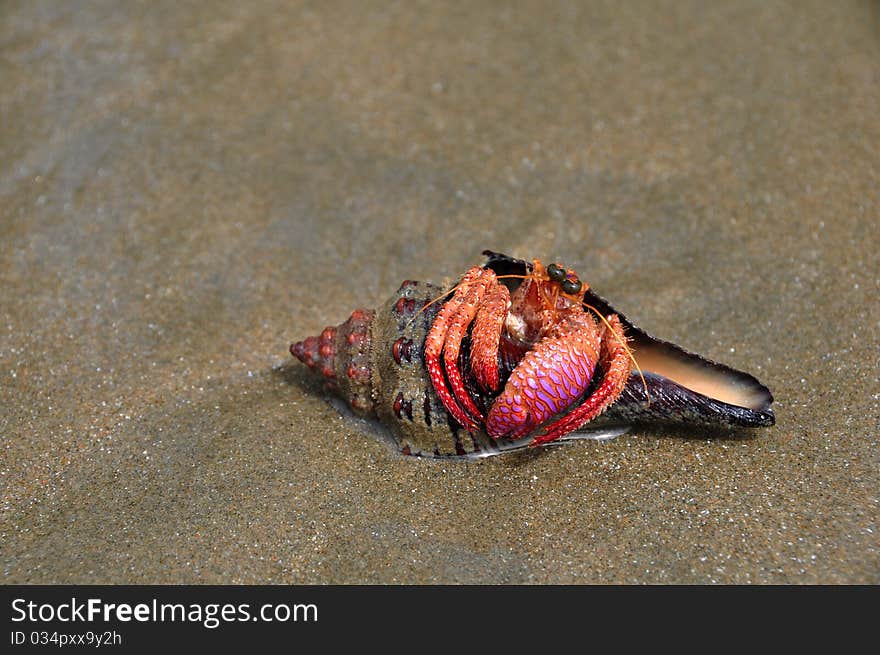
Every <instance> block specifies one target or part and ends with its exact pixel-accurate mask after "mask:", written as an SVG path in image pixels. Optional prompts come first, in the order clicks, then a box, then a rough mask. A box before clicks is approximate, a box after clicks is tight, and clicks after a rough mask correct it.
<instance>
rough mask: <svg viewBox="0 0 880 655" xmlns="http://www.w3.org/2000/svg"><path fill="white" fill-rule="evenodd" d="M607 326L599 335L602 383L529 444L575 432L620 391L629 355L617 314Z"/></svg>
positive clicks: (542, 442) (626, 374)
mask: <svg viewBox="0 0 880 655" xmlns="http://www.w3.org/2000/svg"><path fill="white" fill-rule="evenodd" d="M608 323H609V324H610V325H611V330H609V329H608V328H607V327H605V329H604V331H603V332H604V333H603V335H602V368H603V369H604V370H605V377H604V378H603V379H602V384H600V385H599V388H598V389H596V390H595V391H594V392H593V393H592V394H591V395H590V397H589V398H587V399H586V400H585V401H584V402H583V403H582V404H581V405H580V406H579V407H577V408H576V409H574V410H572V411H571V412H570V413H569V414H566V415H565V416H563V417H562V418H561V419H559V420H558V421H556V422H554V423H551V424H550V425H548V426H547V428H546V430H545V432H544V434H542V435H539V436H537V437H535V439H534V440H533V441H532V442H531V443H530V444H529V446H542V445H544V444H547V443H550V442H551V441H556V440H557V439H559V438H561V437H564V436H565V435H566V434H568V433H569V432H574V431H575V430H577V429H578V428H579V427H581V426H582V425H584V424H585V423H587V422H588V421H591V420H593V419H594V418H596V417H597V416H599V414H601V413H602V412H604V411H605V410H606V409H607V408H608V407H609V406H610V405H611V403H613V402H614V401H615V400H617V398H618V397H619V396H620V394H621V392H622V391H623V387H624V386H625V385H626V381H627V379H628V378H629V374H630V370H631V369H630V358H629V352H628V351H627V349H626V337H625V336H624V334H623V326H622V325H621V324H620V319H619V318H617V315H616V314H612V315H610V316H608Z"/></svg>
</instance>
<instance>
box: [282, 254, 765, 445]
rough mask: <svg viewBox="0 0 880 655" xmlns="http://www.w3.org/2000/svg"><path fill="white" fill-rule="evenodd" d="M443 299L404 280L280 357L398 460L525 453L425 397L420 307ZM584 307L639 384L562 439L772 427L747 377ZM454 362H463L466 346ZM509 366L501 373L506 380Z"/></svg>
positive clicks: (494, 261) (434, 308)
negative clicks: (320, 382)
mask: <svg viewBox="0 0 880 655" xmlns="http://www.w3.org/2000/svg"><path fill="white" fill-rule="evenodd" d="M484 254H485V255H487V256H488V263H487V264H486V266H487V267H488V268H492V269H493V270H494V271H495V272H496V273H497V274H498V275H510V274H514V275H525V274H526V273H527V272H528V267H529V264H528V263H527V262H525V261H523V260H519V259H514V258H511V257H508V256H506V255H501V254H498V253H493V252H491V251H485V253H484ZM505 283H506V284H508V285H509V286H511V287H512V288H515V287H516V286H517V285H518V280H516V279H509V278H508V279H506V280H505ZM444 291H448V289H444V288H443V287H439V286H437V285H434V284H430V283H427V282H416V281H412V280H405V281H404V282H403V283H402V284H401V285H400V288H399V289H398V290H397V292H396V293H395V294H394V295H393V296H392V297H391V298H390V299H389V300H388V302H386V303H385V304H384V305H383V306H381V307H379V308H377V309H375V310H365V309H357V310H355V311H354V312H353V313H352V314H351V316H350V317H349V318H348V320H347V321H345V322H344V323H342V324H340V325H338V326H336V327H327V328H325V329H324V330H323V331H322V332H321V334H320V335H317V336H314V337H309V338H307V339H304V340H303V341H299V342H296V343H294V344H292V345H291V347H290V352H291V354H292V355H293V356H294V357H296V358H297V359H299V360H300V361H301V362H303V363H304V364H306V365H307V366H308V367H309V368H311V369H312V370H313V371H315V372H316V373H317V374H318V375H320V376H321V377H323V378H324V380H325V381H326V383H327V386H328V388H329V389H330V390H331V391H333V392H335V393H336V394H338V395H339V396H340V397H341V398H343V399H344V400H345V401H346V402H347V403H348V405H349V406H350V407H351V408H352V410H354V411H355V412H356V413H358V414H360V415H363V416H371V417H374V418H376V419H378V421H379V422H380V423H381V424H382V425H383V426H385V427H386V428H388V429H389V430H390V432H391V434H392V435H393V437H394V440H395V443H396V444H397V446H398V448H399V449H400V451H401V452H402V453H403V454H405V455H418V456H431V457H485V456H489V455H495V454H498V453H501V452H506V451H510V450H516V449H520V448H523V447H525V446H526V445H527V444H528V443H529V442H530V441H531V437H526V438H523V439H519V440H505V439H501V440H495V439H492V438H490V437H489V436H488V435H486V434H485V433H484V432H482V431H478V432H475V433H471V432H468V431H467V430H465V429H463V428H462V427H461V426H459V425H458V423H456V422H455V421H454V420H453V419H452V418H451V417H450V416H449V415H448V414H447V412H446V409H445V408H444V407H443V404H442V403H441V401H440V399H439V398H438V397H437V395H436V393H435V392H434V388H433V386H432V385H431V381H430V378H429V376H428V374H427V371H426V368H425V362H424V353H423V346H424V342H425V337H426V336H427V334H428V330H429V329H430V327H431V323H432V322H433V320H434V317H435V316H436V314H437V312H438V311H439V309H440V307H441V303H440V302H434V303H433V304H429V303H431V302H432V301H434V300H436V299H437V298H439V297H442V295H443V293H444ZM584 300H585V302H587V303H588V304H590V305H592V306H593V307H595V308H596V309H598V310H599V311H600V312H602V313H603V314H605V315H607V314H612V313H615V314H617V315H618V317H619V318H620V320H621V322H622V323H623V325H624V327H625V328H626V333H627V335H628V337H629V338H630V347H631V349H632V351H633V353H634V355H635V358H636V360H637V361H638V362H639V366H640V367H641V369H642V373H643V375H644V381H643V378H642V376H640V375H639V374H638V373H637V372H633V373H632V374H631V375H630V378H629V380H628V381H627V384H626V387H625V389H624V391H623V394H622V395H621V396H620V398H619V399H618V400H617V401H616V402H615V403H614V404H613V405H612V406H611V407H610V408H609V409H608V410H607V411H606V412H605V413H604V414H603V415H602V416H600V417H599V419H597V420H596V421H592V422H590V423H589V424H588V425H587V426H585V428H584V429H583V430H582V431H580V432H579V433H574V434H572V435H569V436H568V437H566V438H564V440H566V439H567V440H570V439H576V438H585V437H588V438H609V437H613V436H617V435H618V434H622V433H623V432H626V431H627V430H628V429H629V428H630V426H633V425H636V424H640V423H663V424H673V425H675V424H678V425H686V426H697V427H702V428H709V429H715V430H718V429H730V428H752V427H761V426H770V425H773V424H774V422H775V417H774V414H773V410H772V409H771V404H772V402H773V397H772V395H771V394H770V391H769V390H768V389H767V388H766V387H765V386H764V385H762V384H761V383H760V382H759V381H758V380H757V379H755V378H754V377H753V376H752V375H749V374H748V373H745V372H743V371H737V370H735V369H733V368H730V367H728V366H725V365H723V364H719V363H716V362H713V361H710V360H707V359H705V358H703V357H700V356H699V355H695V354H693V353H689V352H687V351H686V350H684V349H683V348H681V347H679V346H676V345H675V344H672V343H668V342H666V341H662V340H660V339H657V338H655V337H652V336H651V335H649V334H648V333H646V332H645V331H643V330H641V329H640V328H638V327H637V326H635V325H633V324H632V323H631V322H630V321H629V320H627V318H626V317H625V316H624V315H623V314H621V313H620V312H619V311H617V310H616V309H614V308H613V307H612V306H611V305H610V304H609V303H608V302H607V301H606V300H604V299H603V298H601V297H600V296H598V295H597V294H595V293H593V292H592V291H588V292H587V295H586V296H585V298H584ZM461 357H462V358H463V359H467V358H468V357H469V353H468V351H467V348H466V347H463V350H462V354H461ZM512 365H513V364H510V365H509V366H508V367H507V370H506V371H503V373H505V374H509V373H510V369H511V368H512ZM468 368H469V367H467V366H462V367H461V369H462V370H466V369H468ZM646 387H647V390H646ZM469 391H471V393H472V395H473V396H474V397H475V401H476V402H477V403H478V404H481V405H483V407H487V406H489V405H491V402H492V398H487V397H485V396H483V395H481V393H480V392H479V390H478V388H477V387H476V385H474V386H472V387H469ZM584 430H585V431H584Z"/></svg>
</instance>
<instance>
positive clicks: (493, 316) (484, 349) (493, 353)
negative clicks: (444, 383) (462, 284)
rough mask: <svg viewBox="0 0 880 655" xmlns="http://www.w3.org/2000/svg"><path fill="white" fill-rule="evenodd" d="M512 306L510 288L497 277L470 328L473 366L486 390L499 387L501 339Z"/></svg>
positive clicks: (493, 389) (475, 374) (476, 375)
mask: <svg viewBox="0 0 880 655" xmlns="http://www.w3.org/2000/svg"><path fill="white" fill-rule="evenodd" d="M509 307H510V292H509V291H508V290H507V287H506V286H504V285H503V284H501V283H500V282H498V281H497V280H495V281H494V282H493V285H492V286H490V287H489V291H488V292H487V293H486V297H485V298H484V299H483V302H482V304H481V305H480V310H479V311H478V312H477V318H476V319H475V320H474V327H473V329H472V330H471V370H472V371H473V373H474V376H475V377H476V378H477V382H478V383H479V384H480V386H481V387H483V389H485V390H486V391H497V390H498V384H499V379H498V342H499V341H500V339H501V329H502V328H503V327H504V319H506V318H507V310H508V308H509Z"/></svg>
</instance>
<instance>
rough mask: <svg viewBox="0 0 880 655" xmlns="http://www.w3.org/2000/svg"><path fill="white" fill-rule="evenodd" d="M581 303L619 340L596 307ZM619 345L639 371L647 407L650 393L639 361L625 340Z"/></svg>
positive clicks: (649, 403) (649, 402)
mask: <svg viewBox="0 0 880 655" xmlns="http://www.w3.org/2000/svg"><path fill="white" fill-rule="evenodd" d="M581 304H582V305H583V306H584V307H586V308H587V309H589V310H591V311H592V312H593V313H594V314H596V316H598V317H599V319H600V320H601V321H602V322H603V323H604V324H605V326H606V327H607V328H608V331H609V332H610V333H611V334H612V335H614V338H615V339H618V341H619V340H620V339H619V337H618V336H617V335H616V334H614V329H613V328H612V327H611V324H610V323H609V322H608V319H607V318H605V317H604V316H602V312H600V311H599V310H598V309H596V308H595V307H593V306H592V305H588V304H587V303H585V302H584V301H583V300H582V301H581ZM620 345H621V346H623V349H624V350H625V351H626V354H627V355H628V356H629V359H630V361H631V362H632V363H633V366H635V367H636V370H637V371H638V372H639V377H640V378H641V379H642V386H643V387H644V388H645V396H646V397H647V398H648V404H647V405H646V407H649V406H650V405H651V394H650V392H649V391H648V382H647V380H645V374H644V373H642V367H641V366H639V363H638V362H637V361H636V358H635V355H633V352H632V348H630V347H629V346H628V345H627V343H626V340H623V341H621V343H620Z"/></svg>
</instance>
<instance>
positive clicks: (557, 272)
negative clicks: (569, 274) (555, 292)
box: [547, 264, 565, 282]
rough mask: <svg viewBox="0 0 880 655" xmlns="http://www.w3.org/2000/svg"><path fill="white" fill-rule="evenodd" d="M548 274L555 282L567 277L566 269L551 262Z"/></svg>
mask: <svg viewBox="0 0 880 655" xmlns="http://www.w3.org/2000/svg"><path fill="white" fill-rule="evenodd" d="M547 276H548V277H549V278H550V279H551V280H552V281H553V282H562V281H563V280H564V279H565V271H564V270H563V269H561V268H559V267H558V266H557V265H556V264H550V266H548V267H547Z"/></svg>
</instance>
